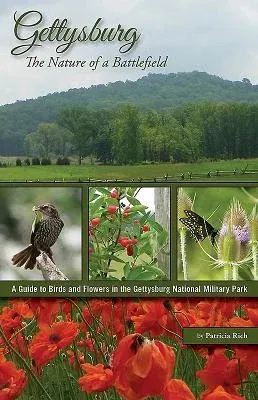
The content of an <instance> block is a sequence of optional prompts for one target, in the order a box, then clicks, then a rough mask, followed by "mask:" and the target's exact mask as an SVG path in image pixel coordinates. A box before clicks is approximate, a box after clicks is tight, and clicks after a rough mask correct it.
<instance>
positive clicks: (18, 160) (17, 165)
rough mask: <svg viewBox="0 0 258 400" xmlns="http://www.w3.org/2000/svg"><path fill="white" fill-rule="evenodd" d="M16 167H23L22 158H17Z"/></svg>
mask: <svg viewBox="0 0 258 400" xmlns="http://www.w3.org/2000/svg"><path fill="white" fill-rule="evenodd" d="M15 164H16V167H21V165H22V160H21V159H20V158H17V159H16V161H15Z"/></svg>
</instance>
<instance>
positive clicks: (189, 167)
mask: <svg viewBox="0 0 258 400" xmlns="http://www.w3.org/2000/svg"><path fill="white" fill-rule="evenodd" d="M246 167H247V171H248V170H252V169H258V159H249V160H230V161H216V162H215V161H213V162H211V161H209V162H197V163H192V164H184V163H179V164H171V163H163V164H151V165H130V166H129V165H122V166H110V165H69V166H57V165H50V166H28V167H25V166H24V167H16V166H13V167H6V168H0V181H9V182H10V181H11V182H18V181H25V180H29V181H30V180H32V181H33V180H40V181H53V180H61V181H62V180H64V181H77V180H78V179H81V180H88V179H89V178H90V179H94V180H97V179H99V180H105V179H107V180H113V179H121V180H131V179H139V178H142V179H143V180H144V179H148V180H150V179H151V180H152V179H153V178H154V177H163V176H165V175H168V176H170V177H173V178H174V179H175V180H181V178H180V176H181V174H186V176H185V178H186V179H188V178H187V177H188V173H189V172H190V173H193V174H201V173H203V174H208V172H209V171H210V172H216V171H218V170H219V171H232V172H233V171H234V170H237V173H236V174H235V175H234V174H233V173H232V175H222V176H212V177H209V176H204V177H203V178H202V177H198V178H196V177H193V180H199V181H200V180H208V181H214V180H218V181H243V180H244V181H247V180H248V181H257V177H258V174H243V173H242V172H241V171H242V170H244V169H245V168H246Z"/></svg>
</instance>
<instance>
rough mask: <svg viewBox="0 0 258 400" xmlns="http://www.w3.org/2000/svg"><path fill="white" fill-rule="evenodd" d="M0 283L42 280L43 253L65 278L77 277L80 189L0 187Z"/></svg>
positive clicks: (79, 265) (79, 237)
mask: <svg viewBox="0 0 258 400" xmlns="http://www.w3.org/2000/svg"><path fill="white" fill-rule="evenodd" d="M0 207H1V211H2V212H1V215H0V240H1V243H2V246H1V247H2V251H1V254H0V279H1V280H43V279H44V278H43V276H42V274H41V271H40V270H39V268H37V267H38V259H37V258H38V257H39V256H40V255H41V254H44V255H45V257H46V259H47V260H49V262H50V263H53V264H54V265H55V266H56V267H57V268H58V269H60V270H61V272H62V273H63V274H64V275H65V276H66V277H67V279H74V280H78V279H81V274H82V273H81V270H82V268H81V262H82V261H81V208H82V207H81V189H80V188H73V187H28V186H26V187H1V188H0Z"/></svg>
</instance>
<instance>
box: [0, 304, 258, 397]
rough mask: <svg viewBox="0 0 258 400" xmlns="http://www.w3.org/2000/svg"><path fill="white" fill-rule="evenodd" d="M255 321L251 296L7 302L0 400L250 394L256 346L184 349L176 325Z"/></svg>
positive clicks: (254, 392)
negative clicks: (232, 297)
mask: <svg viewBox="0 0 258 400" xmlns="http://www.w3.org/2000/svg"><path fill="white" fill-rule="evenodd" d="M189 326H191V327H193V326H194V327H254V326H256V327H257V326H258V301H257V300H256V299H172V298H171V299H155V300H154V299H148V300H136V299H131V300H130V299H124V300H123V299H121V300H120V299H119V300H116V299H107V300H102V299H92V300H86V299H12V300H9V301H7V302H6V303H5V304H3V306H2V308H1V313H0V399H1V400H12V399H16V398H19V399H23V400H25V399H26V400H28V399H35V398H37V399H48V400H50V399H54V400H55V399H59V400H65V399H70V400H75V399H89V400H93V399H100V400H101V399H103V400H113V399H114V400H119V399H124V400H143V399H152V400H154V399H157V400H162V399H163V400H256V399H257V398H258V376H257V372H258V347H257V346H247V345H242V346H240V345H239V346H231V345H230V344H228V345H226V346H206V347H205V346H197V345H195V346H186V345H185V344H183V341H182V328H183V327H189Z"/></svg>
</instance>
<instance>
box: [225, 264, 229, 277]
mask: <svg viewBox="0 0 258 400" xmlns="http://www.w3.org/2000/svg"><path fill="white" fill-rule="evenodd" d="M229 272H230V264H225V265H224V281H229V280H230V273H229Z"/></svg>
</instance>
